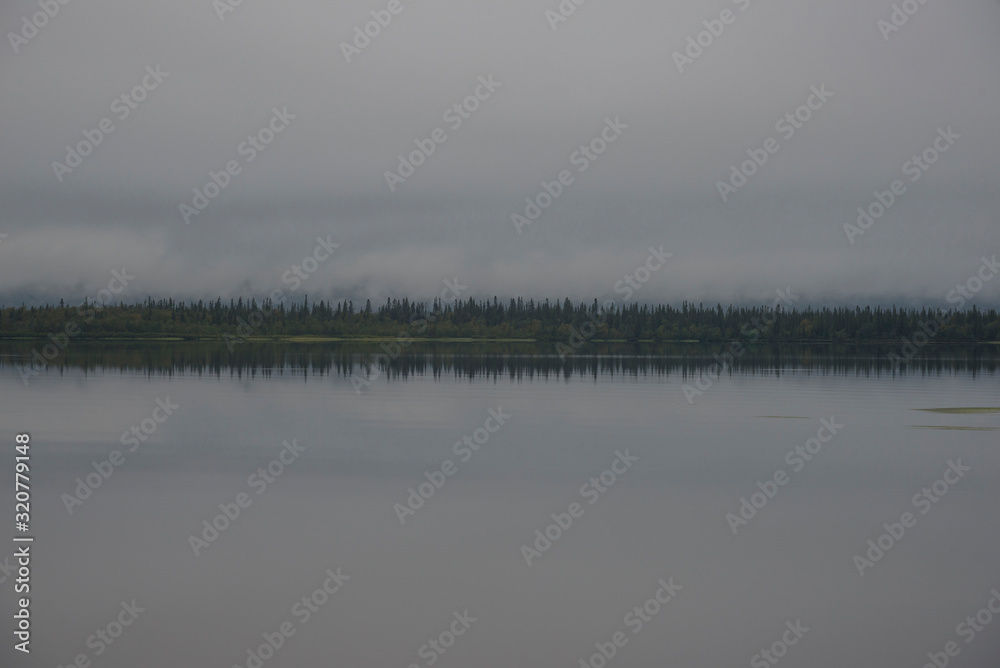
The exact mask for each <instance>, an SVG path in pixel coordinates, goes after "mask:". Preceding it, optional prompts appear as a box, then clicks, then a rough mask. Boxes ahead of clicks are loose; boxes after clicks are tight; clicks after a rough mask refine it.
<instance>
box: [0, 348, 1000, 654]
mask: <svg viewBox="0 0 1000 668" xmlns="http://www.w3.org/2000/svg"><path fill="white" fill-rule="evenodd" d="M723 347H724V346H716V347H700V346H699V347H692V346H687V347H685V346H672V347H671V346H662V347H643V346H617V347H616V346H610V345H596V344H595V345H594V346H593V347H591V348H588V349H586V350H587V352H589V353H593V355H578V356H576V357H574V358H572V359H570V360H569V361H568V362H565V363H564V362H563V361H561V360H560V359H559V358H558V356H555V355H554V354H553V353H552V350H551V348H535V347H532V346H525V345H515V344H491V345H482V344H478V345H471V344H470V345H468V346H452V347H444V346H432V345H425V346H420V347H417V346H414V347H412V348H411V349H410V350H409V351H407V353H406V354H405V355H404V356H402V357H400V358H397V359H394V360H392V361H390V362H389V363H386V361H385V360H379V359H378V358H376V357H375V354H376V353H377V352H378V348H377V347H374V346H360V345H353V346H349V345H341V346H331V345H318V344H314V345H308V346H306V345H303V346H278V345H261V346H249V345H247V346H243V347H240V348H238V349H237V350H236V351H235V352H232V353H231V352H229V351H227V350H226V349H225V347H224V346H216V345H210V344H174V345H146V346H136V345H133V346H128V347H125V348H112V347H108V346H95V345H87V344H83V343H79V344H74V346H73V347H71V348H70V349H69V350H67V352H66V353H65V354H64V356H61V357H60V358H59V360H57V362H56V363H54V364H53V365H51V366H50V367H49V368H48V369H46V370H45V371H42V372H41V373H40V374H39V375H38V376H35V377H32V378H30V379H29V382H28V383H27V385H25V383H24V382H23V381H22V379H21V376H20V375H19V372H18V370H17V368H16V367H15V366H14V365H15V364H17V363H22V362H23V361H24V358H23V357H22V356H23V355H24V354H25V353H29V354H30V350H31V344H8V345H6V346H4V347H3V348H0V355H2V357H0V416H2V420H0V424H2V436H0V438H2V439H3V441H4V442H6V443H8V444H10V445H9V446H7V447H6V450H5V452H6V453H7V454H5V455H4V457H6V458H7V462H6V463H5V464H4V466H3V470H4V471H8V472H9V471H10V470H11V468H12V462H13V442H14V435H15V434H17V433H20V432H29V433H30V434H31V438H32V448H31V456H32V470H31V476H32V524H33V526H32V533H33V535H35V536H36V542H35V543H34V545H33V548H32V549H33V550H34V556H33V561H32V569H33V570H32V576H31V577H32V592H31V593H32V614H33V619H32V622H33V629H34V635H33V638H32V653H31V656H30V659H28V660H27V661H25V657H23V656H21V655H20V654H19V653H17V652H15V651H14V650H13V649H12V644H13V641H12V639H11V638H12V636H11V635H10V633H9V632H5V633H4V638H5V639H6V640H5V642H4V644H3V647H2V649H0V664H2V665H31V666H45V667H49V666H53V667H54V666H69V665H71V664H72V663H73V662H74V660H75V658H76V657H77V655H81V654H82V655H84V659H86V660H88V661H91V662H92V663H91V665H93V666H108V667H118V666H120V667H123V668H134V667H136V666H150V667H159V666H163V667H167V666H169V667H175V666H219V667H220V668H229V667H231V666H244V667H246V666H247V665H248V663H249V665H250V666H255V665H261V664H262V665H264V666H269V667H270V666H288V667H291V666H296V667H301V666H320V665H330V666H373V667H374V666H379V667H383V666H399V667H400V668H407V667H409V666H411V665H412V664H416V665H417V666H430V665H435V666H443V667H445V668H447V667H449V666H455V667H458V666H479V667H491V666H511V665H519V666H538V667H548V666H566V667H567V668H571V667H575V666H581V665H591V666H595V668H600V667H601V666H603V665H605V663H606V664H607V665H609V666H643V667H645V666H672V665H676V666H684V665H687V666H723V665H748V664H750V665H773V663H769V662H768V661H767V659H766V658H764V657H763V656H762V655H760V653H761V651H762V650H767V651H768V652H771V651H774V652H775V654H769V655H768V656H770V657H771V658H772V659H773V661H774V662H779V663H782V664H787V665H789V666H791V665H797V666H812V667H826V666H831V667H832V666H844V665H850V666H872V667H880V668H881V667H884V666H913V667H914V668H920V667H921V666H924V665H925V664H927V663H928V662H929V661H930V660H931V659H929V658H928V652H931V653H940V652H942V651H944V649H945V647H946V644H947V643H948V642H949V641H954V642H955V643H956V644H955V645H954V646H953V649H954V648H957V649H958V651H959V654H958V656H957V657H955V658H952V659H950V662H951V663H950V664H949V665H956V666H964V667H969V668H972V667H977V668H978V667H980V666H981V667H993V666H996V665H997V663H996V661H997V659H998V657H1000V614H998V615H997V617H998V618H997V619H996V620H993V619H992V617H993V614H992V613H987V614H988V615H989V617H990V622H989V623H984V622H985V619H986V616H987V615H986V614H981V615H980V619H979V621H978V622H975V623H976V624H979V625H980V626H979V628H980V629H981V630H980V631H975V630H974V627H970V626H968V625H966V626H964V627H959V624H961V623H964V622H963V620H965V619H966V618H967V617H969V616H970V615H971V616H973V618H975V616H976V615H977V613H979V611H980V610H981V609H984V608H986V607H987V604H988V602H989V601H990V599H991V597H993V594H992V593H991V590H993V589H997V591H1000V567H998V564H1000V531H998V526H1000V525H998V521H997V508H1000V486H998V485H997V482H998V480H1000V430H998V429H1000V413H997V412H994V413H977V414H961V413H940V412H927V411H921V410H917V409H927V408H942V407H996V406H1000V382H998V380H1000V379H998V376H997V362H998V360H1000V356H998V351H997V350H996V349H995V348H996V347H993V348H990V347H984V348H955V349H948V348H939V349H935V350H933V351H928V352H926V353H924V355H923V356H922V357H921V358H919V359H917V360H914V362H913V363H912V364H911V365H909V366H908V367H907V368H906V369H905V370H903V371H899V370H893V369H892V367H891V366H890V365H888V364H885V363H884V361H883V360H884V354H885V352H886V351H885V350H877V349H851V348H840V349H829V348H823V347H815V348H809V349H806V348H794V347H785V348H774V349H770V348H768V349H760V350H754V351H751V352H749V353H747V354H746V355H744V356H743V357H741V358H740V359H738V360H736V361H735V363H734V366H733V368H732V369H731V370H726V371H725V372H724V373H723V374H722V376H721V377H719V378H717V379H715V380H712V381H711V382H710V383H709V381H707V380H705V379H702V380H701V385H700V387H702V388H703V394H701V395H698V396H693V397H692V401H690V402H689V401H688V399H687V398H686V396H685V392H684V389H683V388H684V386H685V385H686V384H687V385H689V386H691V387H694V386H695V381H696V380H698V379H699V378H701V374H702V373H705V372H709V371H711V368H710V365H711V364H712V362H713V359H712V354H713V353H717V352H720V351H721V350H722V349H723ZM370 374H375V375H370ZM369 383H370V384H369ZM158 401H159V402H160V403H161V404H162V405H163V406H167V407H168V408H167V410H166V411H165V410H164V409H163V408H159V409H158V404H157V402H158ZM168 411H169V412H170V413H171V414H170V415H167V412H168ZM491 411H492V412H493V413H495V414H496V415H498V416H500V417H499V419H498V418H497V417H493V416H492V414H491ZM154 416H155V417H156V418H161V419H162V422H158V421H156V419H154ZM507 416H509V417H507ZM144 420H145V422H144ZM501 421H502V424H500V422H501ZM823 421H825V425H826V426H824V422H823ZM831 425H832V429H831ZM841 425H842V426H841ZM133 426H135V428H136V429H135V431H136V436H134V437H133V436H131V435H130V434H128V432H129V430H130V429H131V428H132V427H133ZM144 430H145V431H144ZM477 430H478V431H477ZM488 430H492V431H488ZM123 434H124V436H123ZM817 436H819V437H822V439H823V440H824V441H825V442H821V441H820V440H813V441H811V442H810V439H814V438H816V437H817ZM123 439H124V443H125V444H124V445H123ZM133 439H134V440H133ZM140 439H141V440H140ZM465 439H468V441H467V442H466V440H465ZM283 443H288V444H290V445H291V446H292V447H291V448H289V447H288V446H286V445H283ZM817 446H819V447H817ZM796 448H798V449H799V453H798V454H797V453H796V452H795V450H796ZM810 448H811V449H812V450H813V453H814V454H811V453H810V451H809V449H810ZM116 450H117V451H119V452H120V455H113V452H114V451H116ZM133 450H134V451H133ZM112 456H114V457H115V461H116V462H117V465H113V464H104V462H106V461H108V460H109V458H110V457H112ZM807 458H808V461H807ZM282 459H284V463H281V464H280V465H279V464H275V462H276V461H281V460H282ZM449 461H450V464H449V463H446V462H449ZM625 462H627V464H626V463H625ZM949 462H951V464H952V468H951V469H949ZM95 464H96V466H97V468H101V469H103V470H104V471H109V470H110V471H111V474H110V476H109V477H107V478H106V479H103V478H102V479H101V480H100V486H98V487H96V489H93V490H90V489H88V488H86V484H87V476H88V474H93V475H92V476H91V480H94V481H96V480H97V478H101V475H100V474H99V473H96V472H95ZM269 465H270V467H271V471H270V473H269V472H268V471H267V468H268V466H269ZM262 469H263V470H262ZM442 470H444V471H445V472H443V473H442V472H441V471H442ZM613 470H614V471H617V473H611V471H613ZM605 471H607V473H604V474H603V477H602V472H605ZM955 471H960V472H961V474H960V475H959V473H955ZM946 472H947V473H946ZM776 474H777V478H776ZM11 478H12V476H11V475H9V474H8V475H4V476H3V480H2V482H0V488H2V492H3V498H5V499H8V502H7V503H8V504H9V508H8V507H5V508H4V509H3V512H5V513H8V512H9V513H11V514H13V511H14V509H13V502H12V501H11V499H12V496H13V487H12V484H11V483H12V481H11ZM78 479H79V481H82V483H83V485H84V487H83V488H80V482H78ZM592 479H593V482H591V480H592ZM775 479H777V480H779V481H783V483H784V484H782V485H778V484H777V483H774V482H773V481H774V480H775ZM942 479H948V480H950V481H953V482H945V483H938V484H937V490H935V488H934V485H935V482H936V481H938V480H942ZM612 480H613V482H612ZM432 481H433V482H432ZM768 481H772V482H770V483H769V482H768ZM422 483H427V484H425V485H423V487H421V484H422ZM435 483H437V485H439V486H435ZM758 483H761V485H760V486H758ZM78 488H80V489H79V491H80V492H81V493H80V494H79V496H84V495H86V493H87V492H88V491H89V492H90V493H89V496H87V497H86V498H85V499H83V500H82V501H80V500H79V498H77V500H76V501H74V500H72V499H71V497H70V495H75V494H77V490H78ZM432 488H433V489H432ZM925 488H926V489H927V490H928V495H929V496H924V497H920V496H916V495H920V494H922V493H923V492H922V490H924V489H925ZM411 489H412V490H413V494H411V492H410V490H411ZM761 489H763V490H764V491H761ZM942 490H943V491H944V493H943V494H941V495H940V496H939V495H937V494H936V492H937V493H940V492H941V491H942ZM421 491H423V492H424V493H425V496H428V497H429V498H427V499H423V498H421V497H420V496H419V495H420V492H421ZM431 492H433V493H431ZM757 492H760V493H759V494H757V495H756V496H754V494H755V493H757ZM241 495H245V496H241ZM915 496H916V498H915ZM408 497H409V501H408ZM930 498H933V499H936V501H933V502H932V501H931V500H930ZM742 499H747V504H748V505H743V504H742ZM239 500H242V502H243V507H242V508H240V507H239V505H238V504H237V503H236V502H237V501H239ZM765 501H766V504H765V503H764V502H765ZM420 502H422V505H420ZM752 502H756V503H757V504H758V505H760V506H761V507H760V508H759V509H758V508H753V506H752ZM408 503H409V504H410V505H409V506H407V504H408ZM220 504H223V506H224V507H225V508H227V509H228V510H229V512H230V513H231V514H232V515H235V511H236V510H237V509H238V510H239V516H238V517H236V518H235V519H233V520H228V519H224V518H218V519H216V520H215V521H216V523H217V525H218V527H221V528H222V530H221V531H218V530H217V529H209V530H207V533H206V529H205V524H204V523H203V522H204V521H206V520H207V521H209V522H212V521H213V518H216V516H218V515H220V513H221V512H222V511H221V510H220ZM397 504H398V505H397ZM572 504H578V505H572ZM741 505H743V511H742V512H743V513H744V517H740V515H739V514H740V512H741ZM414 507H416V509H415V510H414V509H413V508H414ZM571 512H572V513H573V515H575V517H574V516H573V515H571V514H570V513H571ZM907 512H909V513H911V514H912V515H911V516H909V519H910V521H909V526H906V527H904V526H902V524H901V517H902V516H903V514H904V513H907ZM751 513H754V514H752V515H751ZM553 514H555V515H556V518H555V519H554V518H553ZM730 514H731V515H730ZM727 515H729V517H728V519H727ZM557 522H561V523H562V524H563V527H559V526H558V525H557ZM227 524H228V526H226V525H227ZM884 524H888V525H890V528H891V529H892V530H893V531H896V532H900V531H902V537H901V538H898V539H896V538H893V539H892V544H891V547H888V549H883V550H882V556H881V557H880V558H878V559H877V561H876V560H872V561H871V563H868V564H866V563H864V562H860V561H858V560H856V559H855V556H856V555H858V556H859V559H860V558H861V557H865V554H866V552H868V551H869V550H870V546H869V545H868V540H869V539H872V540H873V541H879V540H880V535H881V534H883V533H885V532H886V531H887V529H885V528H884V526H883V525H884ZM895 524H899V526H898V527H894V526H893V525H895ZM550 525H552V526H550ZM734 528H735V532H734ZM536 530H539V531H540V532H541V533H542V535H544V533H545V532H546V531H548V534H549V538H539V534H536ZM9 533H10V534H13V533H14V532H13V529H10V530H9ZM192 536H194V537H196V538H197V539H200V540H201V541H204V542H201V543H199V542H198V540H195V539H192ZM208 539H211V541H209V540H208ZM536 541H537V543H536ZM881 542H882V545H883V547H885V546H888V545H889V544H890V541H889V538H888V537H882V538H881ZM8 545H10V543H9V542H8ZM543 548H544V549H543ZM2 550H3V551H2V552H0V559H2V557H4V556H8V554H9V553H11V552H13V550H12V549H10V548H9V547H8V548H2ZM196 552H197V555H196ZM870 556H874V557H878V552H877V551H876V552H874V553H873V554H872V555H870ZM529 561H530V564H529ZM6 563H7V564H9V565H13V563H14V560H12V559H11V560H9V561H8V562H6ZM0 564H4V562H2V561H0ZM338 568H339V569H340V570H339V572H338V570H337V569H338ZM328 569H329V570H330V571H331V573H332V574H333V575H334V576H337V578H335V579H333V578H331V577H330V575H328V574H327V571H328ZM859 569H860V570H862V571H863V575H861V574H860V573H859ZM345 576H346V577H345ZM0 577H4V578H5V581H4V582H2V583H0V586H2V587H3V588H4V590H3V591H4V596H3V599H2V600H3V603H2V607H3V614H4V616H5V618H6V619H7V620H8V623H7V624H6V626H7V627H8V628H9V626H10V622H9V620H10V619H11V615H12V614H13V612H14V603H13V600H12V599H13V593H12V591H13V590H12V584H13V582H12V581H13V576H10V577H8V576H6V573H5V572H0ZM660 580H663V581H664V583H666V584H667V585H669V589H670V590H671V591H672V592H673V593H672V595H671V594H669V593H667V591H668V589H667V588H664V587H663V586H662V585H660V584H659V582H660ZM337 582H339V585H338V584H336V583H337ZM324 583H326V585H327V588H328V589H330V590H336V591H335V593H327V592H325V591H323V586H324ZM317 590H319V591H317ZM657 594H659V595H660V597H661V600H668V602H665V603H662V604H661V603H659V602H656V598H655V597H656V595H657ZM303 597H307V598H306V602H305V603H303ZM309 597H312V598H311V599H310V598H309ZM650 599H653V600H652V601H650ZM133 600H134V601H135V605H136V606H137V607H138V608H141V609H142V610H141V611H139V612H137V614H135V613H129V612H123V607H122V604H123V602H124V603H125V604H132V602H133ZM993 605H994V609H995V610H1000V599H997V600H995V602H994V603H993ZM637 607H639V610H638V611H635V610H634V609H635V608H637ZM643 608H644V609H643ZM654 611H655V612H654ZM133 617H134V621H132V619H133ZM119 618H121V620H123V621H129V622H130V624H129V625H128V626H125V627H124V628H123V627H119V626H118V623H119V621H118V620H119ZM472 620H474V621H472ZM973 621H975V619H974V620H973ZM786 623H789V625H788V626H786ZM283 624H284V625H285V626H284V628H285V630H286V632H290V633H288V635H287V636H282V635H281V628H282V625H283ZM796 624H798V628H799V631H798V632H797V633H796V632H793V631H791V630H789V629H791V628H795V626H796ZM109 625H110V627H109ZM804 629H808V631H805V630H804ZM970 629H971V630H970ZM98 630H102V631H101V632H102V634H105V636H104V637H105V638H107V640H108V641H109V642H106V641H105V640H102V639H101V636H99V635H97V632H98ZM119 630H120V631H121V633H120V635H117V633H118V631H119ZM618 632H620V633H619V635H617V636H616V635H615V634H616V633H618ZM453 633H454V634H455V635H452V634H453ZM265 634H266V635H267V637H270V638H271V640H272V643H273V644H275V645H280V646H279V648H278V649H277V650H275V651H271V650H270V649H269V648H268V647H264V648H263V657H264V659H263V660H262V661H261V663H260V664H258V662H257V661H255V660H254V659H253V658H252V657H251V656H250V655H248V651H250V650H252V651H254V652H258V649H259V648H260V646H261V645H262V644H263V643H265ZM970 634H971V635H972V637H971V638H970ZM114 635H116V636H117V637H112V636H114ZM783 637H784V639H783ZM615 638H617V640H618V641H619V645H618V646H616V645H615V644H614V642H613V640H614V639H615ZM431 640H433V641H434V644H431V643H430V641H431ZM786 641H788V642H789V645H790V646H789V645H786V644H783V643H785V642H786ZM791 641H794V645H791ZM775 643H776V644H775ZM772 646H773V647H772ZM601 648H603V649H604V651H605V652H606V653H607V654H611V652H612V651H613V652H614V656H613V657H612V658H610V659H604V658H603V657H602V656H601V655H600V654H599V652H600V649H601ZM786 651H787V653H785V652H786ZM779 653H780V654H782V656H781V657H780V658H779V657H778V656H777V654H779ZM272 654H273V655H272ZM581 660H582V661H584V662H585V663H583V664H581ZM15 662H16V663H15Z"/></svg>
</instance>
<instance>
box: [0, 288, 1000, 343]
mask: <svg viewBox="0 0 1000 668" xmlns="http://www.w3.org/2000/svg"><path fill="white" fill-rule="evenodd" d="M920 332H923V333H924V334H925V335H927V336H928V338H929V339H933V340H934V341H937V342H984V341H998V340H1000V314H998V312H997V311H996V309H989V310H982V309H979V308H977V307H976V306H973V307H972V308H971V309H968V310H962V311H954V310H949V311H943V310H940V309H926V308H922V309H907V308H899V307H895V306H890V307H871V306H866V307H863V308H862V307H855V308H846V307H843V308H829V307H824V308H820V309H815V308H811V307H805V308H801V309H799V308H791V309H785V308H783V307H781V306H778V307H776V308H772V307H770V306H761V307H736V306H729V307H727V308H723V306H722V305H721V304H717V305H715V306H705V305H704V304H698V305H694V304H691V303H688V302H684V303H682V304H681V305H680V306H679V307H675V306H672V305H665V304H655V305H649V304H638V303H635V304H628V305H624V306H622V305H617V306H611V307H605V306H601V305H599V304H598V301H597V300H596V299H595V300H594V301H593V302H592V303H590V304H586V303H578V304H574V303H572V302H571V301H570V300H569V299H564V300H562V301H558V300H557V301H551V302H550V301H549V300H548V299H546V300H544V301H535V300H533V299H528V300H525V299H523V298H517V299H510V300H507V301H502V300H500V299H498V298H496V297H494V298H493V299H492V300H479V301H477V300H474V299H471V298H470V299H466V300H464V301H462V300H456V301H453V302H450V303H447V302H443V301H441V300H435V301H434V302H433V303H431V304H426V303H423V302H414V301H410V300H409V299H406V298H404V299H402V300H400V299H388V300H386V302H385V303H383V304H380V305H377V306H374V305H372V303H371V302H370V301H366V303H365V304H363V305H359V304H355V303H354V302H353V301H350V300H345V301H343V302H327V301H319V302H311V301H309V299H308V297H306V298H305V299H304V300H303V302H301V303H291V304H288V305H286V304H284V303H280V304H273V303H272V302H271V301H270V300H264V301H262V302H258V301H257V300H256V299H250V300H244V299H242V298H241V299H238V300H231V301H229V302H228V303H226V302H223V301H222V299H216V300H215V301H208V302H205V301H200V300H199V301H198V302H184V301H175V300H173V299H161V300H153V299H151V298H150V299H147V300H146V301H144V302H140V303H133V304H126V303H119V304H116V305H107V304H106V305H95V304H92V303H87V302H84V303H83V304H81V305H79V306H68V305H66V304H65V303H63V302H62V301H61V302H60V303H59V305H57V306H48V305H47V306H43V307H25V306H23V305H22V306H18V307H0V338H7V339H11V338H45V337H49V336H61V335H66V336H68V337H70V338H81V339H95V338H159V337H178V338H184V339H227V338H228V339H230V340H231V339H232V338H233V337H236V338H238V339H240V340H245V339H253V338H269V337H271V338H273V337H291V336H310V337H330V338H355V339H356V338H399V337H404V338H405V337H410V338H414V339H417V338H426V339H435V338H437V339H449V338H453V339H459V338H473V339H528V340H536V341H566V340H573V339H575V340H578V341H579V340H625V341H688V340H698V341H720V340H734V339H749V340H751V341H755V340H761V341H834V342H862V341H892V340H898V339H900V338H904V337H906V338H910V337H913V336H914V335H918V333H920Z"/></svg>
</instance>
